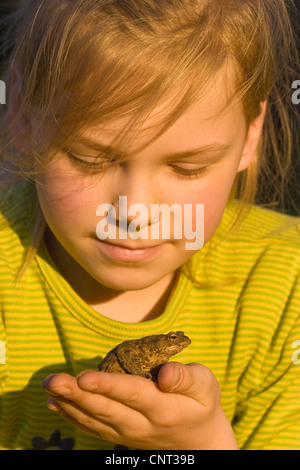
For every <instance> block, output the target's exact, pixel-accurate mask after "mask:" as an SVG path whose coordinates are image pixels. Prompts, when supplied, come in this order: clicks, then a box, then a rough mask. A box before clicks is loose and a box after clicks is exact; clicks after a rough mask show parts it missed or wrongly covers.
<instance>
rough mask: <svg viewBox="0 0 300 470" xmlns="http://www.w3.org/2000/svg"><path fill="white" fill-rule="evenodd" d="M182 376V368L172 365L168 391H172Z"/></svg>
mask: <svg viewBox="0 0 300 470" xmlns="http://www.w3.org/2000/svg"><path fill="white" fill-rule="evenodd" d="M181 377H182V370H181V368H179V367H173V377H172V380H171V383H170V388H169V392H173V390H174V389H175V388H176V387H177V386H178V384H179V382H180V380H181Z"/></svg>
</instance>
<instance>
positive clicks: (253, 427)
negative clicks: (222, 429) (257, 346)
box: [232, 250, 300, 450]
mask: <svg viewBox="0 0 300 470" xmlns="http://www.w3.org/2000/svg"><path fill="white" fill-rule="evenodd" d="M286 276H289V278H290V279H291V282H290V289H288V290H286V289H285V288H284V289H282V290H283V291H284V292H285V294H284V295H285V301H284V308H283V309H282V315H281V316H280V319H279V320H278V319H275V318H274V328H273V331H272V334H271V335H270V340H269V344H268V348H266V350H265V354H264V358H263V360H261V359H257V354H260V355H261V351H260V352H259V353H256V357H255V355H253V358H252V361H250V363H249V366H248V368H247V370H246V371H245V372H244V375H243V377H242V378H241V388H242V387H243V386H244V385H245V383H246V382H248V387H247V389H248V390H247V393H245V391H244V396H243V399H242V400H240V401H239V402H238V404H237V407H236V412H235V418H234V420H233V423H232V424H233V429H234V432H235V435H236V438H237V441H238V443H239V447H240V449H242V450H250V449H251V450H279V449H280V450H300V250H299V251H298V253H295V257H294V259H292V260H291V264H290V265H289V266H286V272H284V273H282V282H283V278H285V279H286ZM284 287H285V286H284ZM274 288H275V289H277V290H279V289H280V288H282V284H280V279H278V285H274ZM270 296H271V294H270ZM267 301H268V299H266V302H267ZM270 302H271V297H270ZM261 328H263V326H262V327H261ZM259 361H260V362H259ZM254 363H255V367H254ZM257 364H260V366H259V367H257ZM242 384H243V385H242ZM249 384H251V386H249ZM245 395H246V396H245Z"/></svg>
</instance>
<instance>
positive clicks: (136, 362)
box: [98, 331, 191, 382]
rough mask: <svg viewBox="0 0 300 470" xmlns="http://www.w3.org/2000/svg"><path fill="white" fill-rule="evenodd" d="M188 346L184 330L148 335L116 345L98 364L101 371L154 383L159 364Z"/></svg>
mask: <svg viewBox="0 0 300 470" xmlns="http://www.w3.org/2000/svg"><path fill="white" fill-rule="evenodd" d="M189 344H191V340H190V339H189V338H188V337H187V336H185V334H184V332H183V331H176V332H174V331H171V332H170V333H168V334H166V335H151V336H145V337H144V338H140V339H131V340H128V341H124V342H123V343H120V344H118V345H117V346H116V347H115V348H113V349H112V350H111V351H109V353H108V354H107V355H106V356H105V358H104V359H103V361H102V362H100V364H99V365H98V370H99V371H102V372H117V373H120V374H133V375H140V376H142V377H146V378H147V379H149V380H153V381H155V382H156V381H157V373H158V370H159V368H160V366H161V365H163V364H165V363H166V362H168V360H169V359H170V357H172V356H174V355H175V354H178V353H179V352H181V351H182V350H183V349H184V348H186V347H187V346H189Z"/></svg>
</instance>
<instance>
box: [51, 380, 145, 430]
mask: <svg viewBox="0 0 300 470" xmlns="http://www.w3.org/2000/svg"><path fill="white" fill-rule="evenodd" d="M88 374H92V375H93V376H94V379H95V380H93V381H92V382H91V378H90V377H87V378H85V380H87V379H88V380H87V383H93V384H94V385H95V382H96V385H97V390H98V391H94V392H91V391H88V390H84V389H83V388H81V387H79V385H78V383H77V380H76V378H75V377H72V376H69V375H68V374H57V375H56V376H55V375H53V376H49V377H47V378H46V379H45V380H44V382H43V386H44V388H45V389H46V391H47V393H49V395H50V396H51V397H53V398H54V400H55V401H56V402H57V403H58V404H59V405H60V406H61V407H62V408H63V409H64V410H65V411H66V412H67V413H68V414H70V415H72V416H73V417H74V416H75V415H74V413H75V414H76V413H77V411H78V410H80V411H81V410H84V411H86V412H87V415H88V414H89V415H90V416H91V417H94V418H95V419H96V420H99V421H101V422H102V423H106V424H110V423H113V426H114V427H117V428H121V427H123V426H124V425H126V423H128V413H130V414H131V419H134V420H136V422H138V420H142V421H143V422H144V421H147V418H146V417H145V416H144V415H145V413H144V410H143V402H144V401H148V398H147V399H146V400H143V399H140V400H139V399H138V398H137V399H136V400H135V399H134V398H133V399H132V400H130V399H129V400H128V401H127V402H126V401H123V400H122V398H123V397H124V396H125V395H126V396H127V394H124V390H123V389H122V386H123V385H122V383H119V380H118V379H119V378H120V377H121V375H120V374H107V373H100V372H99V373H98V372H96V373H95V372H91V373H90V372H89V373H88ZM95 374H96V375H95ZM112 375H116V377H115V379H116V380H112V383H111V384H110V386H108V385H107V382H110V379H111V378H112V377H111V376H112ZM107 376H108V377H107ZM81 377H82V378H81ZM81 377H80V380H83V378H84V376H81ZM128 377H129V376H127V378H128ZM138 378H139V379H141V377H138ZM112 379H114V378H112ZM78 381H79V379H78ZM121 382H122V381H121ZM101 384H102V385H103V384H104V385H103V386H101ZM111 387H115V389H116V390H115V392H114V393H113V394H112V395H113V396H114V397H115V398H116V399H114V398H112V397H111V396H109V394H108V395H106V391H107V390H109V389H111ZM139 389H140V388H139ZM117 391H119V393H117ZM102 392H104V393H102ZM127 392H128V393H130V392H129V390H127ZM131 394H132V397H133V396H134V395H135V391H134V388H133V387H132V386H131ZM144 394H145V393H141V394H140V395H141V396H142V395H144ZM133 402H135V404H136V407H133V406H130V404H132V403H133ZM72 405H74V409H72V408H71V407H72ZM76 407H77V408H76ZM76 416H77V415H76ZM76 416H75V417H76Z"/></svg>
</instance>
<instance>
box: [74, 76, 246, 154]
mask: <svg viewBox="0 0 300 470" xmlns="http://www.w3.org/2000/svg"><path fill="white" fill-rule="evenodd" d="M176 97H177V95H174V96H172V97H171V98H168V99H166V100H165V101H164V102H163V103H161V104H159V105H158V106H156V107H155V109H154V110H153V111H152V112H151V113H150V115H149V116H148V117H147V119H146V120H145V122H143V124H142V125H139V123H138V124H137V126H133V127H131V128H130V130H129V131H128V133H127V134H126V136H127V137H128V138H129V139H130V138H131V137H133V139H134V141H135V142H140V143H141V144H142V142H143V141H144V139H146V140H147V139H149V138H151V136H152V135H154V134H155V132H156V130H157V129H158V127H159V125H160V123H161V122H162V121H163V119H164V118H165V117H166V116H167V115H168V114H169V113H171V112H172V108H174V102H175V101H176ZM129 119H130V118H128V117H126V118H121V119H117V120H114V121H109V122H106V123H104V124H103V123H102V124H99V125H95V126H91V127H89V128H88V129H85V130H84V131H82V137H83V139H87V140H89V139H94V138H99V140H101V142H104V143H105V144H107V145H109V144H110V143H111V142H112V140H114V139H116V141H117V140H118V138H117V136H118V135H119V133H120V134H121V133H122V131H123V130H124V128H126V126H127V125H128V122H129ZM244 122H245V117H244V112H243V106H242V103H241V102H239V101H238V100H237V99H235V97H234V90H228V87H226V85H225V81H224V80H222V76H221V77H220V76H218V77H217V78H214V79H213V78H212V80H211V81H208V83H207V85H206V87H205V89H203V91H202V93H201V94H200V97H199V99H198V100H196V101H195V102H194V103H192V104H191V106H190V107H189V108H188V110H187V111H186V112H185V113H184V114H183V115H181V116H180V117H179V118H178V119H177V120H176V121H175V122H174V123H173V124H172V125H171V126H170V127H169V128H168V129H167V130H166V132H165V134H167V135H168V136H169V137H173V138H174V139H175V140H178V139H180V136H181V135H182V134H183V135H187V136H188V135H191V134H193V133H194V132H195V133H208V132H209V133H210V132H211V130H213V129H216V127H218V128H219V129H220V128H222V129H225V130H226V129H228V130H229V129H230V128H232V126H233V125H237V124H238V123H240V124H241V125H244Z"/></svg>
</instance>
